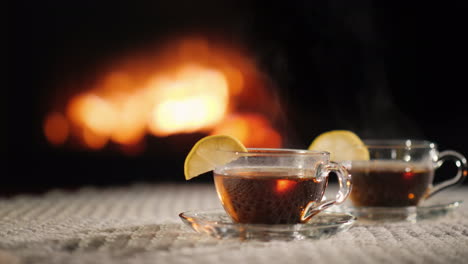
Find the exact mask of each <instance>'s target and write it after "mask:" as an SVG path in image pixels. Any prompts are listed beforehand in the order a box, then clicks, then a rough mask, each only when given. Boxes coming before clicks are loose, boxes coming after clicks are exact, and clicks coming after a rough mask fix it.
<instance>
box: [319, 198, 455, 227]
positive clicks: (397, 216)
mask: <svg viewBox="0 0 468 264" xmlns="http://www.w3.org/2000/svg"><path fill="white" fill-rule="evenodd" d="M462 203H463V201H461V200H459V201H440V200H438V201H424V202H422V203H421V205H418V206H407V207H355V206H352V205H349V204H348V203H345V204H344V205H341V206H334V207H332V208H330V209H327V211H329V212H348V213H350V214H353V215H355V216H356V217H357V219H358V222H360V223H373V222H398V221H408V222H417V221H421V220H428V219H435V218H439V217H442V216H445V215H447V214H448V213H450V212H452V211H453V210H455V209H456V208H458V207H460V205H461V204H462Z"/></svg>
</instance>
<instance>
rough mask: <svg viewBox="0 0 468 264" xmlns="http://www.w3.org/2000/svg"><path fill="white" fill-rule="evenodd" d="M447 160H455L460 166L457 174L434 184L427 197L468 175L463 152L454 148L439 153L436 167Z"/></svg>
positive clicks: (461, 180) (459, 181)
mask: <svg viewBox="0 0 468 264" xmlns="http://www.w3.org/2000/svg"><path fill="white" fill-rule="evenodd" d="M447 160H452V161H454V163H455V165H456V166H457V168H458V172H457V174H456V175H455V177H453V178H451V179H448V180H445V181H443V182H441V183H438V184H436V185H434V186H433V187H432V188H431V189H430V191H429V193H428V194H427V195H426V197H425V198H426V199H427V198H429V197H431V196H432V195H434V194H436V193H438V192H439V191H441V190H443V189H445V188H447V187H450V186H453V185H456V184H458V183H461V182H463V180H464V179H465V178H466V176H467V175H468V166H467V162H466V158H465V157H464V156H463V155H462V154H460V153H458V152H456V151H453V150H446V151H442V152H440V153H439V159H438V160H437V162H436V169H437V168H439V167H440V166H442V164H443V163H444V162H445V161H447Z"/></svg>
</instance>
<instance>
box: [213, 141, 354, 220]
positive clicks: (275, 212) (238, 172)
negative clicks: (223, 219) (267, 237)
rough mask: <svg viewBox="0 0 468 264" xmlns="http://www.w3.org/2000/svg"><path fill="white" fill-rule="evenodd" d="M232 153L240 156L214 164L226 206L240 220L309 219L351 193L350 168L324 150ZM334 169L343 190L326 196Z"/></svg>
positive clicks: (259, 150)
mask: <svg viewBox="0 0 468 264" xmlns="http://www.w3.org/2000/svg"><path fill="white" fill-rule="evenodd" d="M231 154H233V155H234V156H235V157H236V158H235V159H234V160H233V161H232V162H230V163H228V164H224V165H222V166H218V167H216V168H215V170H214V181H215V186H216V191H217V193H218V196H219V199H220V200H221V203H222V205H223V207H224V209H225V211H226V212H227V213H228V214H229V216H230V217H231V218H232V219H233V220H234V221H235V222H238V223H249V224H297V223H306V222H307V221H309V220H310V219H311V217H313V216H314V215H316V214H317V213H319V212H321V211H323V210H324V209H326V208H328V207H330V206H332V205H334V204H340V203H342V202H343V201H345V199H346V198H347V197H348V195H349V194H350V192H351V178H350V176H349V174H348V172H347V170H346V169H345V168H344V167H343V166H341V165H339V164H337V163H334V162H331V161H330V155H329V153H328V152H325V151H323V152H321V151H307V150H293V149H260V148H257V149H254V148H251V149H248V152H233V153H231ZM330 172H335V174H336V175H337V177H338V181H339V183H340V189H339V191H338V194H337V195H336V197H335V199H332V200H322V198H323V195H324V193H325V190H326V188H327V185H328V175H329V174H330Z"/></svg>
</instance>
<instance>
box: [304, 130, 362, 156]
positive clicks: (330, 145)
mask: <svg viewBox="0 0 468 264" xmlns="http://www.w3.org/2000/svg"><path fill="white" fill-rule="evenodd" d="M308 149H309V150H320V151H328V152H330V160H332V161H335V162H343V161H351V160H369V150H368V149H367V147H366V145H365V144H364V142H362V140H361V139H360V138H359V136H358V135H356V134H355V133H353V132H351V131H349V130H332V131H327V132H324V133H322V134H320V135H318V136H317V137H316V138H315V139H314V140H313V141H312V143H311V144H310V146H309V148H308Z"/></svg>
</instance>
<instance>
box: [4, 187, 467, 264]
mask: <svg viewBox="0 0 468 264" xmlns="http://www.w3.org/2000/svg"><path fill="white" fill-rule="evenodd" d="M443 196H445V197H450V199H452V198H453V200H457V199H458V200H465V201H467V200H468V188H467V187H457V188H455V189H452V190H448V191H446V192H444V193H441V194H440V195H439V197H443ZM219 207H220V204H219V201H218V200H217V196H216V193H215V191H214V186H213V185H210V184H206V185H199V184H193V183H192V184H190V183H187V184H172V185H170V184H161V185H132V186H129V187H119V188H107V189H99V188H84V189H81V190H79V191H75V192H65V191H52V192H49V193H47V194H45V195H40V196H25V195H23V196H16V197H13V198H9V199H0V264H5V263H102V264H106V263H190V264H195V263H216V264H219V263H223V264H228V263H468V209H467V205H466V204H462V206H461V207H460V208H458V209H456V210H455V211H454V212H453V213H452V214H449V215H446V216H444V217H441V218H437V219H431V220H424V221H420V222H418V223H406V222H398V223H384V224H379V225H364V224H359V223H358V224H355V225H354V226H353V227H352V228H351V229H349V230H348V231H346V232H342V233H338V234H336V235H335V236H332V237H330V238H327V239H318V240H310V239H306V240H299V241H269V242H262V241H240V240H236V239H228V240H218V239H215V238H212V237H209V236H207V235H202V234H198V233H196V232H194V231H192V230H191V229H190V228H189V227H187V226H185V225H184V224H183V223H182V222H181V221H180V219H179V217H178V214H179V213H180V212H183V211H187V210H200V209H208V208H219Z"/></svg>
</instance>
